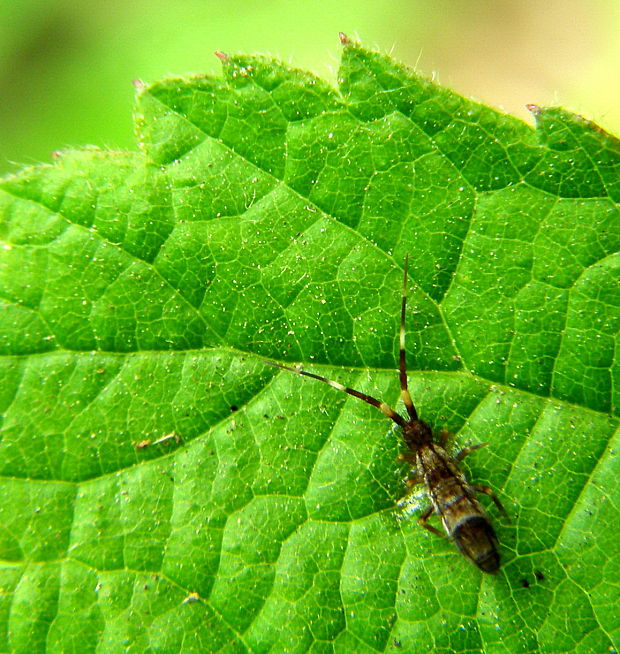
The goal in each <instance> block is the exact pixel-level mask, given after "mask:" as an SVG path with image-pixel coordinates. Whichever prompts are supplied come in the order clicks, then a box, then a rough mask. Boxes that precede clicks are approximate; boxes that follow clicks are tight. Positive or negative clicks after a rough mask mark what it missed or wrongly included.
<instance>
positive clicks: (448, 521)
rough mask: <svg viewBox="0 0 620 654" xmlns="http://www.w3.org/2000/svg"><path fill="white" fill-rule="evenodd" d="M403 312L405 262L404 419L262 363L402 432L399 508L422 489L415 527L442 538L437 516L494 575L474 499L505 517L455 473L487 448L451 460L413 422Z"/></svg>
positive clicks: (487, 529) (488, 534)
mask: <svg viewBox="0 0 620 654" xmlns="http://www.w3.org/2000/svg"><path fill="white" fill-rule="evenodd" d="M406 307H407V257H406V258H405V266H404V276H403V292H402V301H401V319H400V353H399V364H400V365H399V377H400V387H401V399H402V401H403V403H404V405H405V408H406V409H407V414H408V419H405V418H403V417H402V416H401V415H400V414H398V413H396V411H394V410H393V409H392V408H391V407H390V406H389V405H388V404H386V403H385V402H382V401H381V400H378V399H376V398H374V397H372V396H370V395H367V394H366V393H362V392H360V391H357V390H355V389H353V388H348V387H347V386H343V385H342V384H340V383H339V382H336V381H333V380H331V379H327V378H326V377H321V376H320V375H316V374H314V373H311V372H306V371H305V370H300V369H299V368H291V367H289V366H285V365H282V364H280V363H275V362H272V361H265V363H266V364H268V365H271V366H275V367H276V368H281V369H283V370H287V371H288V372H293V373H296V374H298V375H302V376H304V377H310V378H312V379H317V380H318V381H321V382H323V383H325V384H329V385H330V386H332V387H333V388H335V389H337V390H339V391H342V392H343V393H347V394H348V395H352V396H353V397H357V398H358V399H360V400H362V401H363V402H367V403H368V404H371V405H373V406H375V407H376V408H377V409H379V410H380V411H381V412H382V413H383V414H384V415H386V416H387V417H388V418H390V419H391V420H392V421H394V422H395V423H396V424H397V425H398V426H399V427H400V428H401V431H402V438H403V441H404V443H405V446H406V451H405V452H403V453H402V454H401V457H402V458H403V459H404V460H405V461H407V462H408V463H410V464H411V466H412V472H411V474H410V476H409V479H408V482H407V484H408V486H409V492H408V493H407V495H405V497H404V498H403V499H402V500H401V501H400V502H399V506H401V507H402V506H405V507H407V506H408V504H409V500H410V498H411V497H412V495H413V492H414V489H415V488H416V487H417V486H418V485H419V484H423V485H424V487H425V490H426V493H427V495H428V497H429V499H430V501H431V506H430V507H428V508H427V509H426V510H425V511H424V513H423V514H422V515H421V516H420V518H419V519H418V523H419V524H420V525H421V526H423V527H424V528H425V529H427V530H428V531H430V532H432V533H434V534H436V535H439V536H443V534H442V533H441V532H440V531H439V530H438V529H437V528H435V527H434V526H432V525H430V524H428V519H429V517H430V516H431V514H432V513H435V514H437V516H439V518H440V520H441V523H442V526H443V528H444V531H445V534H446V535H447V537H448V538H449V539H450V540H452V541H453V542H454V544H455V545H456V547H457V548H458V549H459V551H460V552H461V553H462V554H463V556H465V557H466V558H467V559H469V560H470V561H471V562H472V563H473V564H474V565H475V566H477V567H478V568H479V569H480V570H482V571H483V572H486V573H489V574H496V573H497V572H498V571H499V567H500V555H499V544H498V540H497V536H496V535H495V531H494V529H493V527H492V525H491V522H490V520H489V517H488V515H487V513H486V511H485V510H484V507H483V506H482V505H481V504H480V502H479V501H478V499H477V493H484V494H486V495H488V496H489V497H491V499H492V500H493V502H494V503H495V505H496V506H497V508H498V509H499V510H500V512H501V513H502V514H503V515H504V516H505V517H506V518H507V517H508V516H507V515H506V512H505V511H504V508H503V506H502V504H501V502H500V501H499V499H498V498H497V497H496V496H495V494H494V492H493V491H492V490H491V489H490V488H489V487H488V486H480V485H477V484H470V483H469V482H468V481H467V479H466V478H465V475H464V474H463V473H462V472H461V470H460V469H459V467H458V462H459V461H461V460H462V459H463V458H465V457H466V456H467V455H468V454H469V453H470V452H471V451H473V450H476V449H479V448H481V447H484V446H485V445H487V443H481V444H478V445H472V446H469V447H466V448H464V449H462V450H461V451H460V452H459V453H458V454H457V455H456V456H454V457H453V456H451V455H450V454H448V452H447V451H446V449H445V444H446V439H447V435H448V434H447V432H445V431H442V432H441V433H440V435H439V442H437V441H436V440H435V439H434V437H433V431H432V429H431V427H430V426H429V425H428V424H427V423H425V422H424V421H422V420H420V419H419V418H418V414H417V411H416V408H415V406H414V404H413V400H412V399H411V395H410V393H409V390H408V386H407V368H406V361H405V358H406V357H405V313H406Z"/></svg>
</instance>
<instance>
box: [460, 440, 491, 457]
mask: <svg viewBox="0 0 620 654" xmlns="http://www.w3.org/2000/svg"><path fill="white" fill-rule="evenodd" d="M487 445H488V443H478V444H477V445H468V446H467V447H464V448H463V449H462V450H461V451H460V452H459V453H458V454H457V455H456V456H455V457H454V458H455V459H456V460H457V461H462V460H463V459H464V458H465V457H466V456H467V455H468V454H469V453H470V452H473V451H474V450H479V449H480V448H481V447H486V446H487Z"/></svg>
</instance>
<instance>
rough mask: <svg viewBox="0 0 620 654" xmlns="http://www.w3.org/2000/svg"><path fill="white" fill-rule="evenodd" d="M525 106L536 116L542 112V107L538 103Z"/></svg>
mask: <svg viewBox="0 0 620 654" xmlns="http://www.w3.org/2000/svg"><path fill="white" fill-rule="evenodd" d="M525 108H526V109H527V110H528V111H531V112H532V113H533V114H534V116H538V115H539V114H541V113H542V108H541V107H539V106H538V105H537V104H526V105H525Z"/></svg>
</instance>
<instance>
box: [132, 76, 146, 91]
mask: <svg viewBox="0 0 620 654" xmlns="http://www.w3.org/2000/svg"><path fill="white" fill-rule="evenodd" d="M131 83H132V84H133V87H134V89H136V90H137V91H142V89H144V88H146V83H145V82H144V81H143V80H141V79H132V80H131Z"/></svg>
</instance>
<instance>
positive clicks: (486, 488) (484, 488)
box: [471, 443, 510, 522]
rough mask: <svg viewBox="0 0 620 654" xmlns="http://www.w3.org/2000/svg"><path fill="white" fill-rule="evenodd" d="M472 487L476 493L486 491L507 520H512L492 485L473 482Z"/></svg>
mask: <svg viewBox="0 0 620 654" xmlns="http://www.w3.org/2000/svg"><path fill="white" fill-rule="evenodd" d="M485 445H486V443H485ZM471 487H472V488H473V489H474V490H475V491H476V493H484V494H485V495H488V496H489V497H490V498H491V499H492V500H493V503H494V504H495V506H496V507H497V508H498V509H499V512H500V513H501V514H502V515H503V516H504V518H506V520H508V522H510V518H509V517H508V513H506V509H505V508H504V506H503V504H502V503H501V502H500V501H499V498H498V497H497V495H496V494H495V491H494V490H493V489H492V488H491V487H490V486H482V485H480V484H472V485H471Z"/></svg>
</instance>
